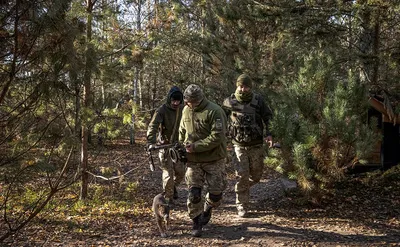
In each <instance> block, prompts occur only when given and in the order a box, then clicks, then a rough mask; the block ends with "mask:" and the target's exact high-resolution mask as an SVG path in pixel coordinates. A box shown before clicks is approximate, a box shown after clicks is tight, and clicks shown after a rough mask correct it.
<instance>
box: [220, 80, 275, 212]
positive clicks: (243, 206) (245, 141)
mask: <svg viewBox="0 0 400 247" xmlns="http://www.w3.org/2000/svg"><path fill="white" fill-rule="evenodd" d="M236 87H237V88H236V91H235V93H234V94H232V95H231V96H230V97H228V98H226V99H225V100H224V103H223V108H224V110H226V112H227V114H228V116H229V119H228V132H229V135H230V136H231V138H232V143H233V147H234V150H235V155H236V162H235V164H234V166H235V171H236V177H237V182H236V185H235V192H236V207H237V210H238V216H239V217H246V216H247V211H248V206H249V198H250V195H249V194H250V187H251V186H253V185H254V184H256V183H258V182H259V181H260V179H261V176H262V173H263V170H264V148H263V143H264V140H265V142H267V143H268V144H269V147H271V146H272V137H271V133H270V132H269V129H268V124H269V120H270V118H271V116H272V113H271V110H270V109H269V107H268V106H267V105H266V104H265V102H264V100H263V98H262V97H261V96H260V95H259V94H256V93H254V92H253V91H252V80H251V78H250V77H249V76H248V75H247V74H242V75H240V76H239V77H238V78H237V81H236ZM264 126H265V127H264Z"/></svg>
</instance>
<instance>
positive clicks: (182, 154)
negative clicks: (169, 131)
mask: <svg viewBox="0 0 400 247" xmlns="http://www.w3.org/2000/svg"><path fill="white" fill-rule="evenodd" d="M160 149H168V155H169V156H170V157H171V160H172V162H174V163H176V162H178V161H181V162H183V163H184V164H186V162H187V157H186V148H185V147H184V146H183V145H181V144H180V143H178V142H176V143H172V144H163V145H150V146H149V147H148V148H147V154H148V155H149V163H150V170H151V171H152V172H153V171H154V170H155V168H154V161H153V156H152V154H151V152H152V151H155V150H160Z"/></svg>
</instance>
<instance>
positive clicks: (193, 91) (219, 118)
mask: <svg viewBox="0 0 400 247" xmlns="http://www.w3.org/2000/svg"><path fill="white" fill-rule="evenodd" d="M184 100H185V104H186V106H185V107H184V109H183V113H182V120H181V123H180V127H179V142H181V143H184V145H185V147H186V152H187V153H186V156H187V159H188V162H187V164H186V165H187V168H186V174H185V177H186V184H187V186H188V190H189V195H188V199H187V206H188V213H189V217H190V218H191V219H192V221H193V231H192V235H193V236H195V237H200V236H201V234H202V227H203V225H206V224H207V223H208V221H209V220H210V218H211V212H212V209H213V208H216V207H218V206H219V205H220V204H221V200H222V193H223V191H224V190H225V188H226V176H225V162H224V161H225V158H226V156H227V151H226V124H227V123H226V115H225V113H224V111H223V110H222V108H221V107H220V106H218V105H217V104H215V103H213V102H211V101H209V100H207V99H206V98H205V97H204V94H203V91H202V90H201V88H200V87H199V86H198V85H195V84H192V85H189V86H188V87H187V88H186V90H185V92H184ZM202 190H204V191H202Z"/></svg>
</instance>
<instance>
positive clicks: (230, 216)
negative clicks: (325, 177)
mask: <svg viewBox="0 0 400 247" xmlns="http://www.w3.org/2000/svg"><path fill="white" fill-rule="evenodd" d="M143 150H144V139H142V140H139V141H137V144H134V145H130V144H129V142H128V141H122V142H119V143H114V144H107V145H106V146H105V147H104V148H103V149H102V151H101V152H98V153H96V155H92V165H93V166H95V167H97V168H98V169H93V174H97V173H99V172H101V171H103V173H102V174H103V175H102V176H104V177H106V176H105V175H104V167H107V166H113V167H115V166H116V164H117V166H118V167H119V168H118V170H120V173H121V172H122V173H126V172H128V173H127V174H125V176H124V178H123V181H122V180H113V181H104V180H102V179H101V178H100V177H97V178H96V179H93V180H92V183H93V184H92V185H91V187H90V192H89V193H91V195H92V199H91V200H92V201H89V202H87V203H86V204H85V203H81V204H80V203H79V202H77V200H76V199H74V200H70V201H69V204H68V206H65V205H64V207H60V206H58V207H56V206H55V207H54V209H53V210H50V211H49V212H47V213H46V214H42V215H40V216H39V217H37V218H36V219H35V220H34V221H33V222H31V223H30V224H29V225H28V226H27V227H26V228H25V229H24V230H22V231H21V232H19V233H18V234H16V235H15V236H13V238H12V239H8V242H6V243H4V244H5V245H6V246H26V247H28V246H171V247H172V246H197V247H200V246H209V247H211V246H310V247H312V246H335V247H339V246H342V247H343V246H400V219H399V215H400V181H399V179H398V175H397V177H396V179H385V180H383V179H374V180H371V179H368V177H369V176H377V175H376V174H372V175H371V173H366V174H361V175H358V176H352V177H351V178H349V180H348V181H347V182H346V183H344V184H341V185H340V188H338V190H337V192H336V193H335V196H334V197H333V198H331V199H329V200H327V201H325V202H323V203H322V204H321V205H318V206H316V205H312V204H308V203H304V202H303V203H301V202H302V200H301V198H299V197H298V196H297V195H296V193H293V192H291V193H288V192H287V186H286V184H287V183H286V182H287V180H286V179H285V178H283V177H282V176H280V175H279V174H278V173H276V172H274V171H272V170H270V169H266V170H265V172H264V175H263V178H262V180H261V182H260V183H259V184H257V185H255V186H254V187H253V188H252V189H251V203H252V206H251V210H250V215H249V217H248V218H239V217H237V215H236V213H237V212H236V208H235V204H234V201H235V193H234V183H235V176H234V171H233V169H232V168H231V167H230V166H229V165H227V173H228V180H229V186H228V188H227V190H226V192H225V194H224V201H223V204H222V205H221V207H219V208H217V209H216V210H214V211H213V216H212V219H211V221H210V223H209V224H208V225H207V226H205V227H204V228H203V236H202V237H200V238H194V237H192V236H191V235H190V233H191V221H190V219H189V217H188V215H187V211H186V196H187V191H186V187H185V185H184V184H181V185H180V186H179V188H178V193H179V199H178V200H177V201H176V205H175V208H174V209H173V210H172V212H171V218H172V219H171V225H170V229H169V231H168V234H169V235H168V237H166V238H161V237H160V236H159V233H158V230H157V226H156V224H155V220H154V219H153V216H152V212H151V202H152V198H153V197H154V196H155V195H156V194H158V193H159V192H161V171H160V170H159V169H157V170H156V171H154V172H151V171H150V169H149V166H148V162H147V155H146V154H145V152H144V151H143ZM153 156H154V160H155V161H156V160H157V159H156V155H153ZM102 169H103V170H102ZM96 172H97V173H96ZM375 173H376V172H375ZM379 176H381V175H379ZM371 181H374V182H371ZM121 184H125V185H126V186H125V187H123V186H121ZM127 184H128V185H127ZM121 187H122V189H121ZM99 188H102V189H99ZM121 190H123V191H122V192H121ZM127 193H128V195H127ZM124 195H125V197H124ZM96 196H97V197H96ZM119 196H120V197H121V198H117V197H119ZM66 197H67V196H64V198H66ZM96 198H97V201H95V199H96ZM99 198H100V199H99ZM66 200H68V199H66Z"/></svg>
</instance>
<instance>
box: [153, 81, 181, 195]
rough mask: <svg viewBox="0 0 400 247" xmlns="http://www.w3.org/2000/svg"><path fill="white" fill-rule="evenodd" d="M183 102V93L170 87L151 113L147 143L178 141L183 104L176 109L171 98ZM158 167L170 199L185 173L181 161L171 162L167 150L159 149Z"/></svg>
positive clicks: (166, 193)
mask: <svg viewBox="0 0 400 247" xmlns="http://www.w3.org/2000/svg"><path fill="white" fill-rule="evenodd" d="M175 98H176V100H178V99H179V100H180V101H181V103H182V102H183V94H182V92H181V90H180V89H179V88H178V87H172V88H171V90H170V91H169V93H168V95H167V102H166V103H165V104H163V105H162V106H160V107H159V108H158V109H157V110H156V112H155V113H154V115H153V118H152V119H151V121H150V123H149V127H148V130H147V142H148V144H168V143H174V142H177V141H178V131H179V122H180V120H181V117H182V109H183V104H180V105H179V106H178V108H177V109H174V108H173V107H172V106H171V101H172V99H175ZM159 159H160V168H161V170H162V187H163V190H164V192H165V197H166V198H167V199H168V200H170V201H171V199H172V198H173V197H175V198H176V197H177V192H176V186H178V185H179V184H180V183H181V182H182V180H183V178H184V175H185V168H184V165H183V164H182V163H181V162H179V161H178V162H177V163H173V161H172V160H171V157H170V156H169V155H168V152H167V150H163V149H162V150H160V151H159Z"/></svg>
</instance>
